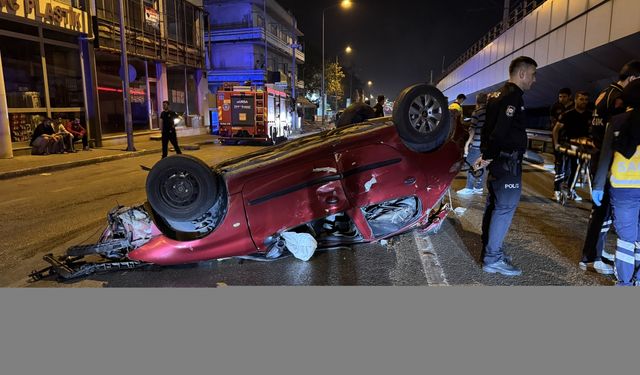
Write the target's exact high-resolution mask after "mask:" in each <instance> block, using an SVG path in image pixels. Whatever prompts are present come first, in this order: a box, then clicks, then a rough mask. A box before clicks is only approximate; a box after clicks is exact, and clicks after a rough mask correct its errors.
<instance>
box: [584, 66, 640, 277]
mask: <svg viewBox="0 0 640 375" xmlns="http://www.w3.org/2000/svg"><path fill="white" fill-rule="evenodd" d="M637 78H640V61H638V60H633V61H630V62H628V63H626V64H625V65H624V66H623V67H622V69H621V70H620V74H619V76H618V81H617V82H614V83H612V84H611V85H609V87H607V88H606V89H604V90H603V91H602V92H601V93H600V94H599V95H598V97H597V99H596V101H595V107H596V108H595V111H593V118H592V120H591V127H590V129H589V131H590V133H591V134H590V135H591V138H592V140H593V143H594V144H595V146H596V148H598V149H601V148H602V143H603V140H604V133H605V126H606V124H607V123H608V122H609V119H610V118H611V117H612V116H614V115H616V114H620V113H624V111H625V109H626V105H625V103H624V100H623V97H622V90H624V88H625V87H626V86H627V85H628V84H630V83H631V82H632V81H634V80H635V79H637ZM599 159H600V152H598V153H596V154H593V155H592V156H591V161H592V162H591V173H592V175H593V174H595V171H597V170H598V168H599V166H598V164H599ZM608 167H609V166H608V165H607V166H605V168H608ZM594 178H595V177H594V176H592V180H593V179H594ZM605 184H608V181H605ZM603 192H604V195H603V197H602V200H601V204H600V205H596V204H594V205H593V206H592V208H591V215H590V216H589V224H588V225H587V235H586V238H585V240H584V246H583V247H582V260H581V261H580V263H578V266H579V267H580V268H581V269H582V270H585V271H586V270H589V271H595V272H598V273H607V272H608V273H609V274H610V273H612V270H611V267H610V266H608V264H606V263H604V262H602V258H603V257H604V258H606V259H607V260H609V261H613V260H614V258H613V256H612V255H611V254H610V253H608V252H606V251H604V245H605V243H606V242H607V233H608V232H609V228H610V227H611V224H612V220H611V205H610V202H609V187H608V185H607V186H605V187H604V188H603ZM594 203H595V202H594ZM607 266H608V267H607Z"/></svg>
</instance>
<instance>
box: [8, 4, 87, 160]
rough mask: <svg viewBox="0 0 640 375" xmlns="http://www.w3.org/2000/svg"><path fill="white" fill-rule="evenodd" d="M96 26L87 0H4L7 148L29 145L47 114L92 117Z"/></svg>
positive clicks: (52, 116) (57, 116)
mask: <svg viewBox="0 0 640 375" xmlns="http://www.w3.org/2000/svg"><path fill="white" fill-rule="evenodd" d="M90 29H91V19H90V17H89V14H88V12H87V3H86V2H85V1H84V0H0V64H1V65H2V76H1V77H0V91H1V93H2V96H3V97H4V98H3V99H4V100H3V103H2V106H3V107H4V102H6V108H4V109H2V108H0V109H1V110H0V112H4V111H5V110H6V111H7V113H6V114H5V113H0V114H1V115H2V117H3V121H2V122H3V124H2V126H3V130H4V131H3V132H2V133H0V137H2V139H1V141H2V144H3V149H6V148H8V149H9V150H8V151H9V153H10V151H11V149H13V148H19V147H26V146H28V144H29V141H30V139H31V134H32V131H33V128H35V126H36V125H37V124H38V123H39V122H40V119H41V118H42V117H43V116H47V117H51V118H59V117H70V118H73V117H79V118H82V119H83V120H84V119H86V109H87V108H86V105H85V103H86V92H85V90H84V87H85V81H86V79H87V74H88V73H89V72H90V67H89V65H88V64H87V61H86V60H85V59H84V58H83V51H84V46H86V44H87V36H88V34H90ZM5 115H6V117H5ZM7 118H8V124H6V123H4V122H5V121H6V119H7ZM6 128H8V131H6ZM5 145H6V146H5ZM5 151H6V150H5Z"/></svg>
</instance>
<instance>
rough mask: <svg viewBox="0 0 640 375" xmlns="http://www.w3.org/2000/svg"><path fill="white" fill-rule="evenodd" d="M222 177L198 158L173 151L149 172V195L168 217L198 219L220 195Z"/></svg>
mask: <svg viewBox="0 0 640 375" xmlns="http://www.w3.org/2000/svg"><path fill="white" fill-rule="evenodd" d="M220 178H221V177H220V176H218V175H217V174H216V173H215V172H214V171H213V170H212V169H211V168H210V167H209V166H208V165H207V164H205V163H204V162H203V161H201V160H200V159H198V158H195V157H193V156H189V155H172V156H169V157H167V158H164V159H162V160H160V161H159V162H158V163H156V165H154V166H153V168H152V169H151V171H150V172H149V175H148V176H147V183H146V190H147V199H148V201H149V204H150V205H151V207H153V209H154V210H155V212H156V213H157V214H159V215H160V216H162V217H163V218H164V219H166V220H172V221H185V220H195V219H197V218H199V217H200V216H202V215H203V214H204V213H206V212H207V211H208V210H209V209H210V208H211V207H213V205H214V204H215V202H216V200H217V199H219V195H220V189H219V187H218V182H219V179H220Z"/></svg>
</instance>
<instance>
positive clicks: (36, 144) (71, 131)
mask: <svg viewBox="0 0 640 375" xmlns="http://www.w3.org/2000/svg"><path fill="white" fill-rule="evenodd" d="M78 141H81V142H82V149H83V150H84V151H91V148H90V147H89V139H88V135H87V130H86V129H85V128H84V127H83V126H82V125H81V124H80V119H78V118H76V119H73V120H70V121H69V120H64V119H58V121H57V122H56V123H55V124H54V123H53V121H52V120H51V119H50V118H49V117H44V118H43V119H42V122H40V124H38V126H36V128H35V129H34V130H33V133H32V135H31V141H30V142H29V146H31V154H32V155H49V154H64V153H74V152H78V150H76V147H75V143H76V142H78Z"/></svg>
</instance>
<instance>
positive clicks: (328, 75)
mask: <svg viewBox="0 0 640 375" xmlns="http://www.w3.org/2000/svg"><path fill="white" fill-rule="evenodd" d="M326 69H327V71H326V72H325V79H326V83H325V85H326V86H325V90H326V92H327V96H333V97H335V103H336V108H335V109H336V110H337V109H338V100H340V98H342V96H343V95H344V90H343V89H342V80H343V79H344V77H345V74H344V72H343V71H342V67H341V66H340V63H338V62H332V63H329V65H328V66H327V68H326Z"/></svg>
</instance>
